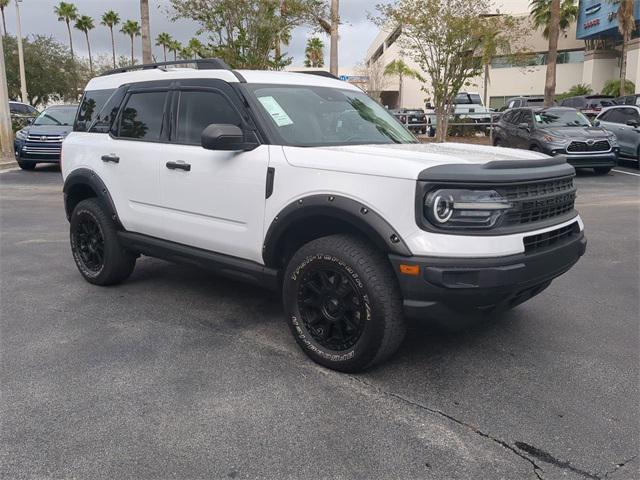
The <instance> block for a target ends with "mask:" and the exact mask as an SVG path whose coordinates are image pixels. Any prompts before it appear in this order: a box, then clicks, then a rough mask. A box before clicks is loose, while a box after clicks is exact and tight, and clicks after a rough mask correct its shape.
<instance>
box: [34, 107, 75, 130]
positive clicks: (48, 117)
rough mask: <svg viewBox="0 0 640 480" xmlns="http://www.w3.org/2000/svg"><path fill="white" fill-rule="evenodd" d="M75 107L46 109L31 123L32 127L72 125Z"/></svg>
mask: <svg viewBox="0 0 640 480" xmlns="http://www.w3.org/2000/svg"><path fill="white" fill-rule="evenodd" d="M77 110H78V108H77V107H75V106H73V107H52V108H47V109H46V110H45V111H44V112H42V113H41V114H40V115H38V117H37V118H36V119H35V121H34V122H33V125H73V120H74V118H75V116H76V111H77Z"/></svg>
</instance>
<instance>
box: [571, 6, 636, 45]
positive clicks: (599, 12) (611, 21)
mask: <svg viewBox="0 0 640 480" xmlns="http://www.w3.org/2000/svg"><path fill="white" fill-rule="evenodd" d="M633 3H634V5H633V8H634V14H635V17H636V20H640V2H638V1H635V2H633ZM619 7H620V1H619V0H617V1H616V0H614V1H611V0H580V5H579V7H578V8H579V10H578V26H577V29H576V30H577V31H576V38H578V39H587V38H594V37H611V36H616V35H619V34H618V18H617V17H618V16H617V12H618V8H619Z"/></svg>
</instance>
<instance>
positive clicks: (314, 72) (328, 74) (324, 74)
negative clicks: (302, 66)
mask: <svg viewBox="0 0 640 480" xmlns="http://www.w3.org/2000/svg"><path fill="white" fill-rule="evenodd" d="M292 73H306V74H307V75H317V76H319V77H327V78H333V79H334V80H340V78H339V77H336V76H335V75H334V74H333V73H331V72H326V71H324V70H299V71H297V72H292Z"/></svg>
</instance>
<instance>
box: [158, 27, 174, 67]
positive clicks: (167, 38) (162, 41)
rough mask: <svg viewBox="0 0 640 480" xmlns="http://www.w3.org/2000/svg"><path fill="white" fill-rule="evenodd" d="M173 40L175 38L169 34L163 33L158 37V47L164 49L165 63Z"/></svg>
mask: <svg viewBox="0 0 640 480" xmlns="http://www.w3.org/2000/svg"><path fill="white" fill-rule="evenodd" d="M172 40H173V38H171V35H169V34H168V33H167V32H162V33H160V34H159V35H158V36H157V37H156V46H158V47H162V53H163V54H164V61H165V62H166V61H167V47H169V45H170V44H171V41H172Z"/></svg>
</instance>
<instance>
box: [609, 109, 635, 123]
mask: <svg viewBox="0 0 640 480" xmlns="http://www.w3.org/2000/svg"><path fill="white" fill-rule="evenodd" d="M606 113H607V114H608V115H607V118H606V119H605V121H606V122H611V123H620V124H623V125H624V124H626V123H627V122H628V121H629V120H637V119H638V112H637V111H636V110H635V108H614V109H613V110H609V111H608V112H606Z"/></svg>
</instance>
